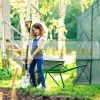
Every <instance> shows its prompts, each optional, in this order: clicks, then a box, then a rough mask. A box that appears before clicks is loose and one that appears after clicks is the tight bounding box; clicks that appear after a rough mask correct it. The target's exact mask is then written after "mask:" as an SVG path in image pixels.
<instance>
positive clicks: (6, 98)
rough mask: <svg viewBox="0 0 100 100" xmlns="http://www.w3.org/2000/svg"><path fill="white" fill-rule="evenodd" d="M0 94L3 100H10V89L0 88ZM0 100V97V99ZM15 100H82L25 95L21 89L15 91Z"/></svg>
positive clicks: (77, 99) (78, 99)
mask: <svg viewBox="0 0 100 100" xmlns="http://www.w3.org/2000/svg"><path fill="white" fill-rule="evenodd" d="M0 93H2V95H3V100H11V97H10V95H11V89H7V88H0ZM0 100H2V99H1V97H0ZM15 100H83V99H80V98H73V97H64V96H37V95H36V94H34V93H25V92H24V91H23V90H22V89H18V90H17V91H16V99H15Z"/></svg>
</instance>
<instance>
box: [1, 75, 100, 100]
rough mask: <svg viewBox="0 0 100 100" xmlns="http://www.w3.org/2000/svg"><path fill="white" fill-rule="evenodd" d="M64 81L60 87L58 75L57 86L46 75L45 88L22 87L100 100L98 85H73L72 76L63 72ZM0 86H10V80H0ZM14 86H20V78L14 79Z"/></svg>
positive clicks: (40, 93)
mask: <svg viewBox="0 0 100 100" xmlns="http://www.w3.org/2000/svg"><path fill="white" fill-rule="evenodd" d="M63 77H64V82H65V88H62V85H61V81H60V80H59V78H58V76H57V75H56V76H55V78H57V81H58V82H59V83H60V85H61V86H57V85H56V84H55V83H54V81H53V80H52V79H51V78H50V76H47V80H46V85H47V89H46V90H43V91H42V90H41V91H40V89H38V88H32V87H30V86H28V87H27V88H26V89H23V91H24V92H28V93H31V92H32V93H35V94H37V95H39V96H43V95H45V96H66V97H78V98H82V99H83V98H84V100H100V86H99V85H73V84H72V80H73V78H68V75H66V74H64V75H63ZM0 87H6V88H9V87H11V80H9V81H6V80H3V81H0ZM16 87H17V88H20V87H21V79H20V78H18V79H17V81H16Z"/></svg>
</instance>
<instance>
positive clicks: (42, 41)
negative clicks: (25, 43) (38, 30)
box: [37, 37, 45, 49]
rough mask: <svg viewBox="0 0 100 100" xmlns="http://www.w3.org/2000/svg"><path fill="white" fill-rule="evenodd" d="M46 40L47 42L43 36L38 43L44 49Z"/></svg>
mask: <svg viewBox="0 0 100 100" xmlns="http://www.w3.org/2000/svg"><path fill="white" fill-rule="evenodd" d="M44 42H45V39H44V37H41V38H40V39H39V41H38V43H37V46H38V47H39V48H40V49H42V48H43V45H44Z"/></svg>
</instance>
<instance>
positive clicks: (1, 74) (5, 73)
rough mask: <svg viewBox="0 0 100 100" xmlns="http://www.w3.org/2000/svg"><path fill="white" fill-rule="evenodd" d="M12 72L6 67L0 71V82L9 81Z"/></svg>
mask: <svg viewBox="0 0 100 100" xmlns="http://www.w3.org/2000/svg"><path fill="white" fill-rule="evenodd" d="M12 74H13V73H12V70H11V69H10V68H8V67H4V68H2V69H0V80H10V79H11V78H12Z"/></svg>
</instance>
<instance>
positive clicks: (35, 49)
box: [29, 23, 46, 88]
mask: <svg viewBox="0 0 100 100" xmlns="http://www.w3.org/2000/svg"><path fill="white" fill-rule="evenodd" d="M43 34H44V29H43V27H42V25H41V24H40V23H35V24H34V25H33V26H32V29H31V35H32V37H33V43H32V52H31V54H32V57H31V64H30V68H29V73H30V81H31V83H32V86H33V87H36V86H37V82H36V76H35V72H34V70H35V66H36V65H37V73H38V77H39V80H40V83H41V85H42V88H45V87H46V85H45V79H44V74H43V72H42V65H43V52H42V47H43V44H44V38H43Z"/></svg>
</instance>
